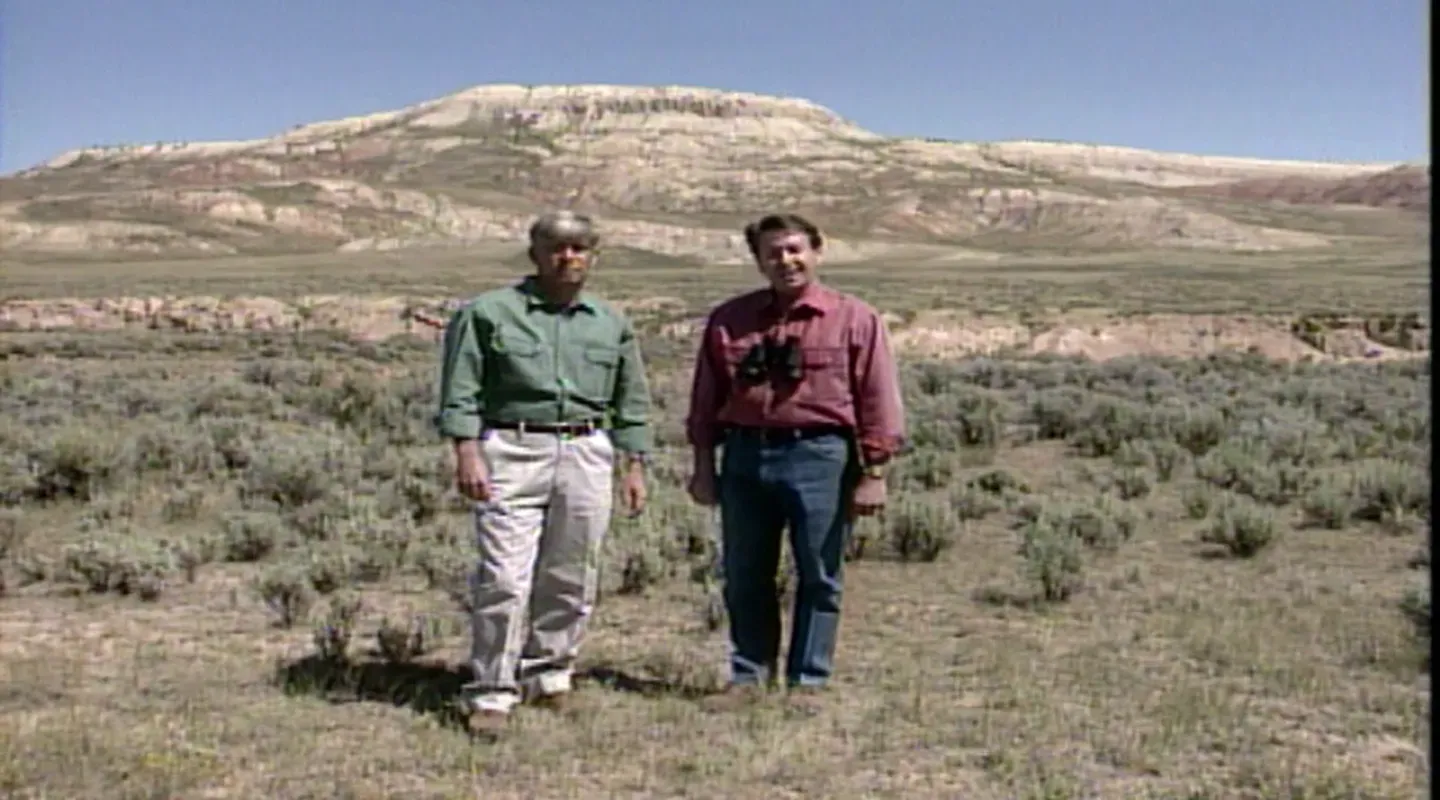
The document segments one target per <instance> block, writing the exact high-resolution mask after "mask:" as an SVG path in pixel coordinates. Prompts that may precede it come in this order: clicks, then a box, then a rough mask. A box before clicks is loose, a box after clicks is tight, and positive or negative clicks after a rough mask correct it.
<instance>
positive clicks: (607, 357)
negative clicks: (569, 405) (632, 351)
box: [575, 344, 620, 401]
mask: <svg viewBox="0 0 1440 800" xmlns="http://www.w3.org/2000/svg"><path fill="white" fill-rule="evenodd" d="M579 351H580V353H579V356H580V357H579V358H578V359H576V360H575V361H576V368H575V373H576V374H575V389H576V391H578V392H581V393H582V394H585V395H589V396H591V397H593V398H594V399H595V400H598V401H607V400H609V399H610V398H611V397H613V396H614V395H615V380H616V377H617V373H618V371H619V365H620V348H618V347H613V346H610V345H597V344H586V345H584V346H582V347H580V348H579Z"/></svg>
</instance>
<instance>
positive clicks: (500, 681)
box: [435, 211, 651, 736]
mask: <svg viewBox="0 0 1440 800" xmlns="http://www.w3.org/2000/svg"><path fill="white" fill-rule="evenodd" d="M598 245H599V236H598V235H597V233H596V231H595V226H594V224H593V222H592V221H591V219H590V218H589V217H586V216H584V215H582V214H576V213H573V212H569V211H561V212H554V213H550V214H546V215H544V216H542V217H540V218H539V219H538V220H537V221H536V222H535V223H534V225H532V226H531V228H530V260H531V261H532V262H533V263H534V264H535V269H536V271H535V274H534V275H531V276H530V277H527V278H526V279H525V280H523V281H521V282H520V283H518V284H515V285H511V286H506V287H504V288H501V289H494V290H492V291H488V292H485V293H484V294H481V295H480V296H478V297H476V298H475V299H474V300H472V301H470V303H469V304H468V305H466V306H465V307H464V308H462V309H460V310H459V311H458V312H456V313H455V315H454V316H453V317H451V319H450V322H449V323H448V325H447V326H446V329H445V338H444V346H443V347H444V350H443V352H444V355H443V361H442V365H441V376H440V408H439V413H438V414H437V415H436V420H435V424H436V427H437V429H438V430H439V432H440V434H441V435H442V436H444V437H446V438H447V439H449V440H451V442H452V443H453V446H454V449H455V462H456V476H455V478H456V486H457V487H458V488H459V490H460V491H461V492H462V493H463V494H464V495H465V496H466V497H468V498H470V499H471V500H473V501H474V502H475V528H476V534H477V540H478V543H479V549H480V559H479V565H478V568H477V570H476V573H475V580H474V618H473V625H472V646H471V656H470V660H471V669H472V671H473V673H474V681H473V683H471V684H470V685H468V686H466V688H465V696H464V702H465V707H466V709H465V710H466V712H467V713H468V715H469V720H470V727H471V730H472V731H474V732H476V733H479V734H484V735H489V736H494V735H498V734H499V733H500V732H501V731H502V730H503V728H504V727H505V723H506V721H507V720H508V719H509V715H510V713H511V712H512V710H513V709H514V708H515V706H516V704H517V703H519V702H520V700H521V699H522V696H523V697H525V699H532V700H534V701H535V702H536V703H538V704H540V705H545V706H550V707H552V708H554V707H559V706H562V705H563V704H564V700H565V699H566V698H567V697H568V696H569V692H570V689H571V685H570V680H571V670H572V668H573V665H574V661H575V657H576V655H577V653H578V651H579V648H580V644H581V641H582V640H583V638H584V634H585V626H586V623H587V621H588V619H589V616H590V610H591V607H592V605H593V604H594V601H595V590H596V574H597V567H598V564H599V557H600V545H601V541H602V540H603V539H604V536H605V533H606V530H607V529H608V528H609V524H610V515H611V507H612V503H613V500H612V497H613V494H614V491H613V486H614V478H613V476H614V474H615V464H616V461H617V460H622V461H623V466H622V468H621V470H620V491H619V495H620V502H621V505H622V506H623V508H624V510H625V511H626V512H627V513H629V514H632V515H635V514H639V513H640V511H641V510H642V509H643V508H644V505H645V475H644V464H645V453H646V452H647V450H648V449H649V447H650V437H651V432H650V427H649V424H648V417H649V412H650V392H649V388H648V387H647V385H646V380H645V369H644V365H643V363H642V362H641V358H640V348H639V344H638V342H637V341H636V339H635V331H634V328H633V327H632V326H631V323H630V321H629V319H627V318H626V317H625V315H624V314H622V313H621V312H620V311H618V310H617V309H615V308H613V307H612V306H610V305H609V304H608V303H606V302H605V301H603V300H601V299H600V298H598V297H595V296H594V295H592V294H590V293H588V292H586V291H584V289H583V287H584V284H585V279H586V276H587V275H588V274H589V272H590V270H591V269H592V268H593V266H594V264H595V258H596V254H597V248H598ZM617 456H619V458H617ZM527 611H528V616H529V620H530V622H529V628H528V630H527V629H525V628H524V627H523V624H524V622H525V619H526V616H527Z"/></svg>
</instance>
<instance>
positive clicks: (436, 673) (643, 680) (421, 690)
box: [275, 655, 712, 724]
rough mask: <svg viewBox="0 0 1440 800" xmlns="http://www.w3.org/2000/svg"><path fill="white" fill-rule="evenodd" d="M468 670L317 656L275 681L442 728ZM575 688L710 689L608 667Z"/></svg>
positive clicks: (588, 672)
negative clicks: (405, 713) (404, 713)
mask: <svg viewBox="0 0 1440 800" xmlns="http://www.w3.org/2000/svg"><path fill="white" fill-rule="evenodd" d="M470 675H471V673H470V670H469V669H468V668H467V667H464V666H452V665H449V664H444V663H439V662H424V661H410V662H393V661H386V660H384V659H378V658H375V659H369V658H367V659H363V660H356V659H344V660H337V659H331V658H323V657H321V656H318V655H311V656H306V657H304V658H301V659H298V660H295V661H290V662H285V663H282V664H281V665H280V666H279V668H278V669H277V670H276V675H275V683H276V684H277V685H278V686H279V687H280V688H281V689H282V690H283V691H284V692H285V693H286V694H287V695H292V696H308V697H320V698H323V699H325V700H326V701H328V702H331V703H336V704H340V703H356V702H368V703H387V704H389V705H393V706H395V707H397V708H408V709H410V710H411V711H414V712H415V713H417V714H425V715H430V716H434V717H436V718H438V719H440V720H441V721H442V722H444V723H447V724H454V723H458V722H459V721H460V711H459V709H458V708H457V703H456V701H457V699H458V698H459V696H460V690H461V688H462V687H464V685H465V684H466V683H468V682H469V681H470ZM575 681H576V683H577V684H578V685H579V686H582V687H583V686H584V685H586V684H594V685H597V686H600V687H603V688H605V689H609V690H611V691H616V692H623V693H626V694H636V695H640V696H642V697H647V698H658V697H679V698H683V699H692V700H693V699H699V698H701V697H704V696H705V695H708V694H710V693H711V692H712V690H711V689H709V688H707V687H703V686H697V685H694V684H692V683H688V682H685V681H678V680H666V679H662V678H652V677H645V676H643V675H639V674H636V673H634V672H630V671H627V670H625V669H622V668H620V667H617V666H615V665H612V664H595V665H590V666H585V667H582V668H581V669H580V670H578V671H577V672H576V674H575Z"/></svg>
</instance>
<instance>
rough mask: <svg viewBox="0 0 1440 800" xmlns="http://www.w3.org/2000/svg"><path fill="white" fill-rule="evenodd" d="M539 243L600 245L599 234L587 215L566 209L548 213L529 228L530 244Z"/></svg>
mask: <svg viewBox="0 0 1440 800" xmlns="http://www.w3.org/2000/svg"><path fill="white" fill-rule="evenodd" d="M541 242H584V243H585V244H588V245H590V246H591V247H593V246H595V245H597V244H599V243H600V234H599V233H598V232H596V230H595V221H594V220H593V219H591V218H590V217H589V216H588V215H585V214H580V213H578V212H575V211H570V210H568V209H566V210H561V211H549V212H546V213H544V214H541V215H540V218H539V219H537V220H535V222H534V224H532V225H531V226H530V244H531V245H532V246H533V245H536V244H540V243H541Z"/></svg>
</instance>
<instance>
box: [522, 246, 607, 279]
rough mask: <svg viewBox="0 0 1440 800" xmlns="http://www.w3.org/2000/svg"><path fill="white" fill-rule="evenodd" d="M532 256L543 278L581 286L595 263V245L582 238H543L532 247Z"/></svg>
mask: <svg viewBox="0 0 1440 800" xmlns="http://www.w3.org/2000/svg"><path fill="white" fill-rule="evenodd" d="M531 257H532V258H533V259H534V260H535V267H536V269H537V270H538V271H539V274H540V277H541V278H542V279H543V280H545V281H547V282H551V283H555V284H558V285H561V286H567V285H573V286H579V285H581V284H583V283H585V277H586V276H587V275H588V274H589V273H590V267H592V266H594V264H595V246H594V244H593V243H591V242H588V241H584V240H580V239H566V240H541V241H538V242H536V243H535V246H534V248H532V250H531Z"/></svg>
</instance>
